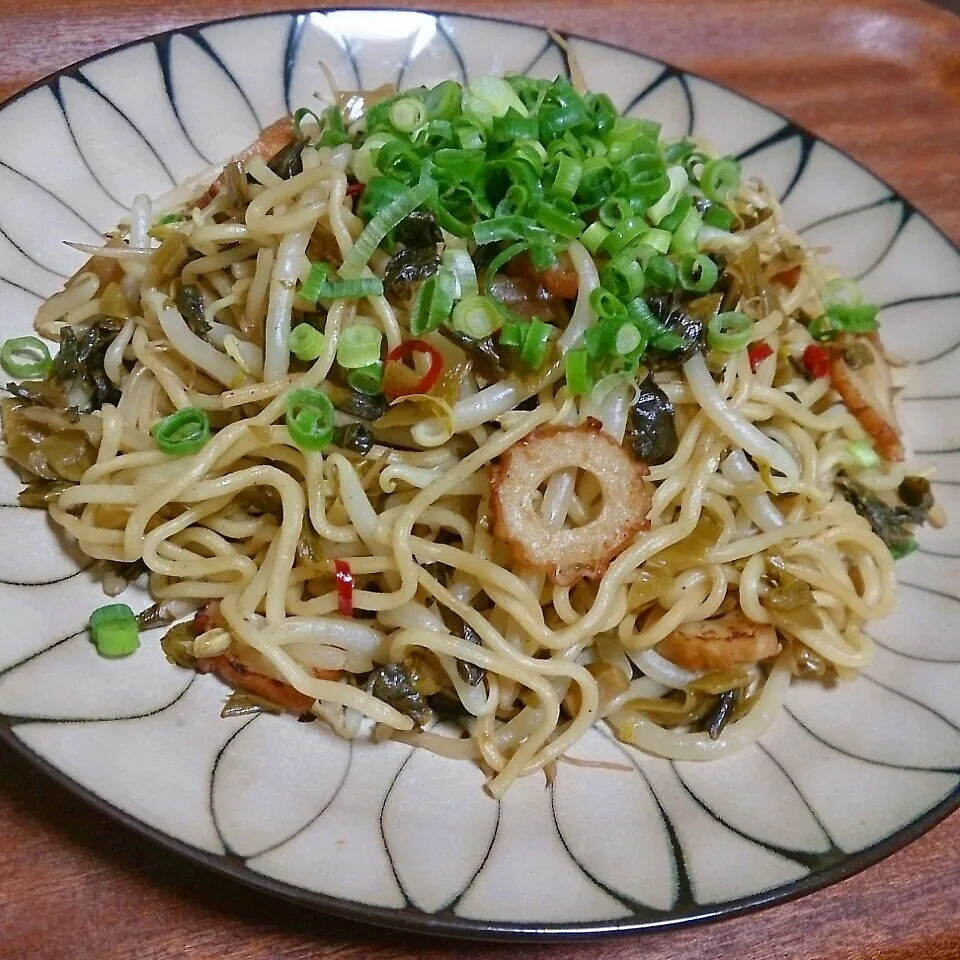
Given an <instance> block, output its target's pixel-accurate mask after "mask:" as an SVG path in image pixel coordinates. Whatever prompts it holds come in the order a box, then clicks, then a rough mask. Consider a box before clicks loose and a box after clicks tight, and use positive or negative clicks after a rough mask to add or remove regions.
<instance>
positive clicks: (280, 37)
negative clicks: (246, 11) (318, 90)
mask: <svg viewBox="0 0 960 960" xmlns="http://www.w3.org/2000/svg"><path fill="white" fill-rule="evenodd" d="M292 20H293V18H292V17H275V16H266V17H253V18H251V19H249V20H238V21H236V22H234V23H223V24H217V25H216V26H212V27H207V28H205V29H203V30H201V31H200V36H201V37H202V38H203V39H204V40H205V41H206V42H207V43H208V44H209V45H210V47H211V49H212V50H213V52H214V53H215V54H216V56H217V57H218V58H219V60H220V62H221V63H222V64H223V65H224V67H225V68H226V69H227V70H229V71H230V74H231V76H233V77H234V78H235V79H236V81H237V83H238V84H239V86H240V89H241V90H242V91H243V93H244V95H245V96H246V98H247V99H248V100H249V102H250V104H251V105H252V106H253V109H254V112H255V113H256V119H257V125H258V126H260V127H266V126H269V125H270V124H271V123H273V121H274V120H276V119H277V117H280V116H283V114H284V113H288V112H289V111H290V106H289V105H288V104H287V102H286V95H285V91H284V85H283V79H284V65H285V62H286V56H287V38H288V36H289V32H290V24H291V21H292ZM252 48H256V51H257V55H256V56H255V57H251V56H249V54H248V52H247V51H248V50H250V49H252Z"/></svg>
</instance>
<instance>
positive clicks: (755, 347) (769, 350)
mask: <svg viewBox="0 0 960 960" xmlns="http://www.w3.org/2000/svg"><path fill="white" fill-rule="evenodd" d="M772 356H773V347H771V346H770V344H769V343H766V342H765V341H763V340H758V341H757V342H756V343H751V344H750V346H749V347H747V358H748V359H749V360H750V369H751V370H752V371H753V372H754V373H756V372H757V370H758V369H759V367H760V364H761V363H763V361H764V360H766V359H767V357H772Z"/></svg>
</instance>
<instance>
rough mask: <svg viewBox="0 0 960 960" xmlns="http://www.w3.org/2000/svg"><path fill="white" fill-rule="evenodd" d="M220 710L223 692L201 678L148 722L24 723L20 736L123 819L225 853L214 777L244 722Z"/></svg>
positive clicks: (141, 719) (152, 714)
mask: <svg viewBox="0 0 960 960" xmlns="http://www.w3.org/2000/svg"><path fill="white" fill-rule="evenodd" d="M222 704H223V686H222V684H220V683H219V682H218V681H216V680H214V679H213V678H212V677H197V678H196V679H194V680H193V682H192V683H190V684H189V685H188V686H187V688H186V690H185V692H184V693H182V694H181V695H180V696H179V697H177V698H176V699H175V700H173V701H172V702H171V703H169V704H168V705H166V707H165V708H164V709H160V710H157V711H153V712H149V713H147V714H146V715H145V716H142V717H137V718H134V719H117V720H111V721H110V722H98V721H92V722H87V723H84V722H79V723H78V722H72V723H71V722H64V721H61V722H52V723H45V722H32V723H23V724H20V725H18V727H17V736H18V737H19V738H20V739H21V740H22V741H23V743H25V744H26V745H27V746H28V747H30V748H31V749H33V750H35V751H37V752H38V753H40V754H41V755H42V756H43V757H44V759H45V760H47V762H49V763H52V764H53V765H54V766H55V767H57V768H58V769H60V770H62V771H63V772H64V773H65V774H67V776H69V777H72V778H73V779H75V780H77V781H78V782H80V783H82V784H83V785H84V787H86V788H87V789H88V790H90V791H92V792H93V793H95V794H97V795H98V796H100V797H103V798H104V799H105V800H108V801H109V802H110V803H111V804H112V805H113V806H115V807H117V808H119V809H120V810H123V811H124V812H125V813H129V814H130V815H132V816H134V817H136V818H137V819H138V820H141V821H143V822H144V823H146V824H149V825H150V826H152V827H156V828H157V829H158V830H161V831H163V832H164V833H167V834H169V835H170V836H172V837H176V838H177V839H178V840H182V841H183V842H185V843H188V844H191V845H192V846H195V847H199V848H200V849H201V850H207V851H210V852H212V853H223V844H222V843H221V842H220V838H219V836H218V835H217V831H216V829H215V827H214V823H213V817H212V816H211V813H210V776H211V772H212V770H213V765H214V762H215V760H216V757H217V754H218V753H219V751H220V748H221V747H222V746H223V744H224V742H225V741H226V740H227V739H228V738H229V737H230V735H231V734H232V733H233V732H234V730H236V729H237V727H239V726H241V725H242V723H243V722H246V721H241V720H221V719H220V708H221V706H222ZM184 731H189V735H188V736H184V733H183V732H184ZM118 773H119V775H118Z"/></svg>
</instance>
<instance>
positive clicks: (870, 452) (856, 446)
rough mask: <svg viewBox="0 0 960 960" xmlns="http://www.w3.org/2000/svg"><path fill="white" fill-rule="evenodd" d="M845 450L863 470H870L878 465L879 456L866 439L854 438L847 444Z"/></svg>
mask: <svg viewBox="0 0 960 960" xmlns="http://www.w3.org/2000/svg"><path fill="white" fill-rule="evenodd" d="M847 450H848V451H849V452H850V453H852V454H853V458H854V459H855V460H856V461H857V463H858V464H859V465H860V466H861V467H862V468H863V469H864V470H872V469H873V468H874V467H877V466H879V465H880V456H879V454H878V453H877V451H876V450H874V449H873V447H872V446H870V444H869V443H868V442H867V441H866V440H855V441H854V442H853V443H848V444H847Z"/></svg>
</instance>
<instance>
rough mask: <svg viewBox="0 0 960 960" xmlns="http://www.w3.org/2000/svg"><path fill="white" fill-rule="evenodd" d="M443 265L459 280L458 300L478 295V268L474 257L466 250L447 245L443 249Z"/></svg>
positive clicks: (457, 285) (456, 294)
mask: <svg viewBox="0 0 960 960" xmlns="http://www.w3.org/2000/svg"><path fill="white" fill-rule="evenodd" d="M443 265H444V267H446V269H447V270H449V271H450V272H451V273H452V274H453V275H454V277H455V279H456V281H457V283H456V293H455V294H454V296H455V297H456V298H457V299H458V300H460V299H463V298H464V297H475V296H476V295H477V292H478V290H479V289H480V285H479V283H478V281H477V268H476V267H475V266H474V265H473V259H472V258H471V256H470V254H469V253H467V251H466V250H459V249H457V248H456V247H447V248H446V250H444V251H443Z"/></svg>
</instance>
